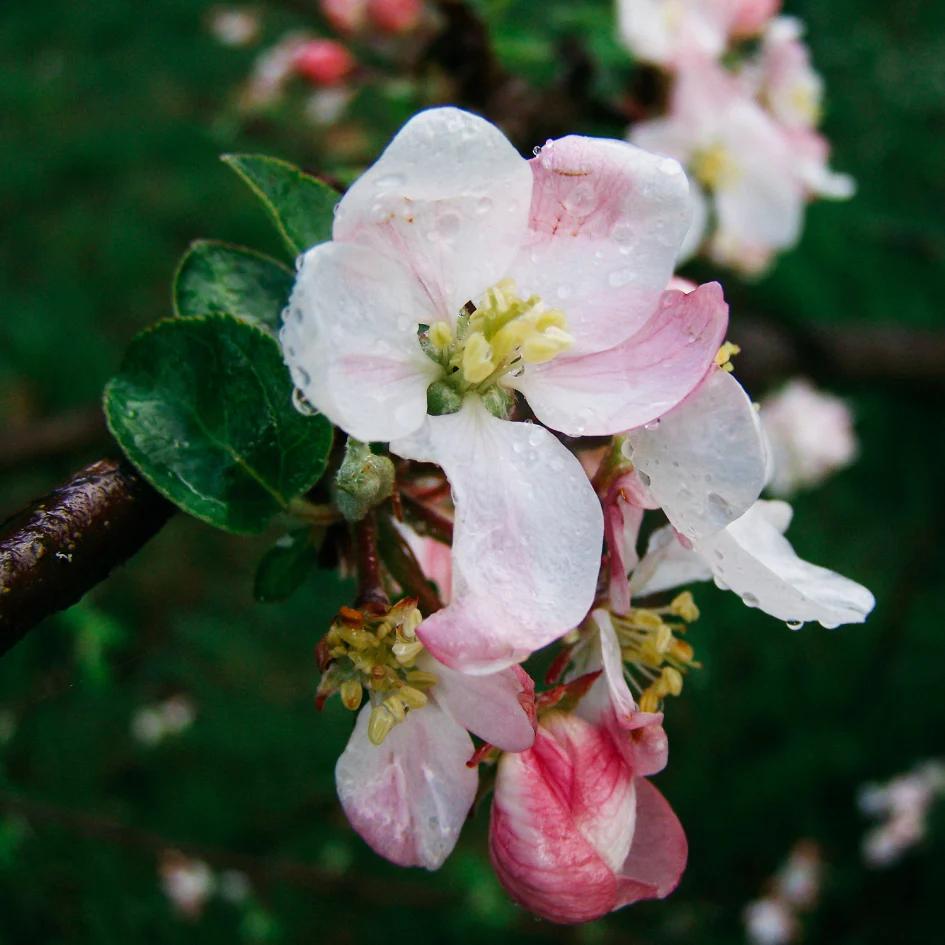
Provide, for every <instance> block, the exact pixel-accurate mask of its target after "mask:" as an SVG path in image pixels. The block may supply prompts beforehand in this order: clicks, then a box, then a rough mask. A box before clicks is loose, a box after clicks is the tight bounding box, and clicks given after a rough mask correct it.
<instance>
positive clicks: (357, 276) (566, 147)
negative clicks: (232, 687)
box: [282, 108, 727, 672]
mask: <svg viewBox="0 0 945 945" xmlns="http://www.w3.org/2000/svg"><path fill="white" fill-rule="evenodd" d="M687 203H688V198H687V185H686V181H685V178H684V175H683V174H681V173H680V169H679V166H678V164H677V163H676V162H675V161H672V160H667V159H665V158H658V157H655V156H654V155H651V154H647V153H645V152H643V151H640V150H639V149H638V148H635V147H633V146H631V145H628V144H626V143H624V142H618V141H607V140H598V139H591V138H581V137H575V136H572V137H567V138H563V139H560V140H558V141H549V142H548V143H547V144H546V145H545V146H544V147H543V148H542V149H541V150H540V152H539V153H538V154H536V156H535V158H534V159H533V160H532V161H525V160H524V159H523V158H521V157H520V156H519V155H518V154H517V152H516V151H515V150H514V149H513V148H512V146H511V145H510V144H509V142H508V141H507V140H506V139H505V138H504V136H503V135H502V134H501V133H500V132H499V131H498V130H497V129H496V128H495V127H494V126H492V125H490V124H489V123H488V122H486V121H484V120H482V119H480V118H477V117H475V116H473V115H470V114H468V113H465V112H462V111H459V110H457V109H454V108H439V109H431V110H429V111H426V112H423V113H421V114H420V115H418V116H416V117H415V118H413V119H412V120H411V121H410V122H408V123H407V125H406V126H405V127H404V128H403V129H402V130H401V131H400V133H399V134H398V135H397V136H396V137H395V138H394V140H393V142H392V143H391V144H390V145H389V146H388V148H387V150H386V151H385V152H384V154H383V155H382V156H381V158H380V159H379V160H378V162H377V163H376V164H375V165H374V166H373V167H372V168H370V169H369V170H368V171H367V172H366V173H365V174H364V175H363V176H362V177H361V178H360V179H359V180H358V181H356V182H355V184H354V185H353V186H352V187H351V188H350V190H349V191H348V193H347V194H346V195H345V196H344V197H343V198H342V200H341V202H340V203H339V205H338V211H337V214H336V217H335V223H334V229H333V239H332V241H330V242H328V243H325V244H321V245H319V246H315V247H314V248H312V249H310V250H309V251H308V252H307V253H306V254H305V255H304V256H303V257H302V259H301V260H300V262H299V274H298V278H297V281H296V285H295V288H294V290H293V293H292V297H291V299H290V302H289V306H288V308H287V310H286V317H285V324H284V328H283V331H282V342H283V349H284V352H285V356H286V360H287V363H288V364H289V367H290V369H291V371H292V376H293V379H294V381H295V383H296V386H297V387H298V388H299V389H300V391H301V392H302V393H303V394H304V396H305V397H306V398H307V399H308V401H310V402H311V403H312V404H313V405H314V406H315V407H316V408H318V409H319V410H320V411H322V412H323V413H324V414H326V415H327V416H328V418H329V419H331V420H332V421H333V422H334V423H336V424H337V425H338V426H340V427H341V428H342V429H343V430H345V431H346V432H347V433H348V434H349V435H351V436H354V437H356V438H357V439H360V440H363V441H365V442H368V441H375V440H380V441H385V442H389V443H390V446H391V450H392V451H393V452H394V453H396V454H398V455H400V456H402V457H404V458H407V459H413V460H418V461H423V462H433V463H436V464H438V465H439V466H441V467H442V468H443V470H444V471H445V473H446V475H447V477H448V479H449V481H450V484H451V486H452V490H453V498H454V503H455V508H456V522H455V539H454V544H453V575H452V589H451V601H450V604H449V606H448V607H446V608H445V609H444V610H442V611H440V612H438V613H436V614H433V615H432V616H431V617H429V618H427V620H426V621H425V622H424V625H423V627H421V630H420V637H421V639H422V640H423V641H424V643H425V644H426V645H427V647H428V648H429V649H430V651H431V652H432V653H433V654H434V655H435V656H436V657H437V658H438V659H440V660H441V661H442V662H444V663H446V664H447V665H451V666H454V667H456V668H460V669H465V670H469V671H474V672H490V671H495V670H497V669H501V668H503V667H505V666H508V665H511V664H512V663H514V662H517V661H519V660H521V659H523V658H524V657H526V656H527V655H528V654H529V653H531V652H532V651H533V650H534V649H536V648H538V647H540V646H542V645H545V644H546V643H549V642H551V641H552V640H554V639H555V638H556V637H558V636H560V635H562V634H563V633H564V632H566V631H567V630H568V629H570V628H571V627H573V626H575V625H576V624H577V623H578V622H579V621H580V620H581V619H582V618H583V617H584V615H585V614H586V613H587V611H588V609H589V608H590V605H591V603H592V601H593V597H594V593H595V587H596V580H597V572H598V566H599V558H600V547H601V538H602V530H603V525H602V515H601V510H600V505H599V503H598V501H597V498H596V496H595V495H594V491H593V489H592V487H591V486H590V483H589V482H588V481H587V478H586V476H585V475H584V473H583V471H582V469H581V466H580V464H579V463H578V461H577V460H576V459H575V457H574V456H573V454H572V453H571V452H569V451H568V450H567V449H566V448H565V447H564V446H563V445H562V444H561V443H560V442H559V441H558V440H557V439H556V438H555V437H554V436H553V435H552V434H551V433H550V432H549V431H548V430H547V429H545V426H547V427H550V428H551V429H554V430H558V431H560V432H562V433H565V434H568V435H572V436H581V435H585V434H587V435H606V434H612V433H616V432H619V431H621V430H625V429H629V428H632V427H636V426H639V425H641V424H646V423H648V422H650V421H652V420H653V419H654V418H657V417H659V416H660V415H662V414H663V413H665V412H666V411H667V410H669V409H671V408H672V407H673V406H674V405H675V404H676V403H678V402H679V401H680V400H682V398H684V397H685V396H686V394H688V393H689V391H691V390H692V389H693V387H695V386H696V385H697V384H698V383H699V381H700V380H701V378H702V377H703V376H704V374H705V372H706V370H707V368H708V366H709V365H710V364H711V362H712V358H713V356H714V355H715V353H716V351H717V349H718V346H719V344H720V342H721V339H722V337H723V336H724V330H725V324H726V320H727V309H726V306H725V304H724V301H723V299H722V296H721V290H720V289H719V287H718V286H717V285H715V284H712V285H706V286H702V287H700V288H699V289H697V290H696V291H694V292H692V293H690V294H688V295H687V294H684V293H679V292H675V291H669V292H664V291H663V290H664V287H665V285H666V284H667V282H668V280H669V278H670V275H671V273H672V267H673V263H674V260H675V257H676V254H677V251H678V249H679V244H680V241H681V240H682V237H683V235H684V233H685V231H686V227H687V215H688V211H687ZM516 392H517V393H518V394H521V395H522V396H524V398H525V399H526V400H527V402H528V406H529V407H530V409H531V411H532V412H533V413H534V415H535V416H536V417H537V419H538V420H539V421H540V422H541V424H544V425H545V426H541V425H538V424H523V423H519V422H512V421H510V420H508V419H506V417H507V415H508V412H509V409H510V408H511V406H512V405H513V403H514V398H515V396H516ZM551 509H553V510H554V511H553V514H549V510H551ZM525 549H527V550H528V554H527V555H526V554H523V551H524V550H525Z"/></svg>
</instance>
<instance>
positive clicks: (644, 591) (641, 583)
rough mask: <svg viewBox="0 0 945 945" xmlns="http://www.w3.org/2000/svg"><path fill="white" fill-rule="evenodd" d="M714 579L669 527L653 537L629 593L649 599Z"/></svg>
mask: <svg viewBox="0 0 945 945" xmlns="http://www.w3.org/2000/svg"><path fill="white" fill-rule="evenodd" d="M711 577H712V570H711V569H710V568H709V566H708V564H707V563H706V562H705V561H703V559H702V558H701V557H700V556H699V555H698V554H696V552H694V551H693V550H692V549H691V548H686V547H685V545H683V544H682V543H681V542H680V541H679V539H678V538H677V537H676V532H675V531H674V530H673V528H672V526H671V525H667V526H665V527H664V528H658V529H657V530H656V531H655V532H653V534H652V535H651V536H650V540H649V543H648V544H647V547H646V554H645V555H644V556H643V559H642V560H641V561H640V563H639V564H638V565H637V567H636V569H635V570H634V572H633V574H632V575H631V576H630V593H631V595H632V596H633V597H646V596H647V595H648V594H658V593H659V592H660V591H668V590H670V589H671V588H674V587H682V586H683V585H684V584H692V583H693V582H694V581H708V580H709V578H711Z"/></svg>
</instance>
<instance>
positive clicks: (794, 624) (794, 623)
mask: <svg viewBox="0 0 945 945" xmlns="http://www.w3.org/2000/svg"><path fill="white" fill-rule="evenodd" d="M784 624H785V626H786V627H787V628H788V630H800V629H801V627H803V626H804V621H803V620H786V621H785V622H784Z"/></svg>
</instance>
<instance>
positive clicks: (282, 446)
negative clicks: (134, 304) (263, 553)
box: [105, 315, 332, 534]
mask: <svg viewBox="0 0 945 945" xmlns="http://www.w3.org/2000/svg"><path fill="white" fill-rule="evenodd" d="M105 413H106V415H107V418H108V426H109V429H110V430H111V431H112V434H113V435H114V436H115V439H116V440H118V442H119V444H120V445H121V447H122V449H123V450H124V451H125V453H126V454H127V455H128V458H129V459H130V460H131V461H132V462H133V463H134V464H135V466H137V467H138V469H140V470H141V473H142V475H144V477H145V478H146V479H147V480H148V481H149V482H150V483H151V485H153V486H154V487H155V489H157V490H158V491H159V492H161V493H162V494H163V495H165V496H167V498H168V499H170V500H171V501H172V502H174V503H176V504H177V505H179V506H180V507H181V508H182V509H183V510H184V511H185V512H188V513H189V514H191V515H193V516H195V517H196V518H199V519H202V520H203V521H205V522H207V523H209V524H210V525H215V526H217V527H218V528H222V529H224V530H226V531H230V532H236V533H239V534H247V533H252V532H258V531H260V530H262V529H263V528H264V527H265V526H266V523H267V522H268V521H269V520H270V519H271V518H272V516H273V515H275V514H277V513H278V512H280V511H283V510H285V509H286V508H287V507H288V505H289V503H290V502H291V500H292V499H294V498H297V497H298V496H300V495H301V494H302V493H304V492H306V491H307V490H308V489H310V488H311V487H312V486H313V485H314V484H315V482H317V480H318V478H319V477H320V476H321V475H322V473H324V471H325V466H326V464H327V462H328V453H329V450H330V449H331V439H332V428H331V424H330V423H329V422H328V421H327V420H326V419H325V418H324V417H322V416H303V415H302V414H300V413H299V412H298V411H297V410H296V409H295V408H294V407H293V405H292V382H291V380H290V378H289V374H288V371H287V370H286V368H285V365H284V364H283V362H282V355H281V352H280V350H279V345H278V343H277V342H276V340H275V339H274V338H273V337H272V336H271V335H269V334H267V333H266V332H264V331H262V330H261V329H259V328H256V327H255V326H253V325H250V324H249V323H248V322H244V321H240V320H239V319H236V318H232V317H231V316H228V315H208V316H204V317H201V318H176V319H168V320H167V321H163V322H159V323H158V324H157V325H155V326H154V327H153V328H150V329H148V330H146V331H144V332H142V333H141V334H140V335H138V336H137V337H136V338H135V339H134V341H132V343H131V346H130V347H129V348H128V351H127V353H126V355H125V359H124V361H123V362H122V366H121V370H120V371H119V372H118V374H117V375H116V376H115V377H113V378H112V379H111V381H109V383H108V386H107V387H106V388H105Z"/></svg>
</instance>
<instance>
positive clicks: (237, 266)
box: [174, 240, 294, 329]
mask: <svg viewBox="0 0 945 945" xmlns="http://www.w3.org/2000/svg"><path fill="white" fill-rule="evenodd" d="M293 280H294V276H293V274H292V271H291V270H290V269H289V268H287V267H286V266H283V265H282V263H280V262H277V261H276V260H275V259H272V258H270V257H269V256H264V255H263V254H262V253H257V252H255V251H254V250H252V249H246V248H245V247H242V246H231V245H229V244H228V243H219V242H216V241H214V240H198V241H197V242H195V243H193V244H192V245H191V247H190V249H189V250H187V253H186V254H185V255H184V258H183V259H182V260H181V261H180V265H179V266H178V267H177V275H176V276H175V278H174V311H175V312H176V313H177V315H179V316H183V317H187V316H192V315H210V314H213V313H215V312H221V313H224V314H227V315H235V316H236V317H237V318H242V319H243V320H244V321H248V322H252V323H253V324H255V325H260V326H262V327H264V328H270V329H277V328H278V327H279V321H280V318H281V316H282V310H283V308H285V304H286V302H287V301H288V299H289V293H290V292H291V291H292V283H293Z"/></svg>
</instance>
